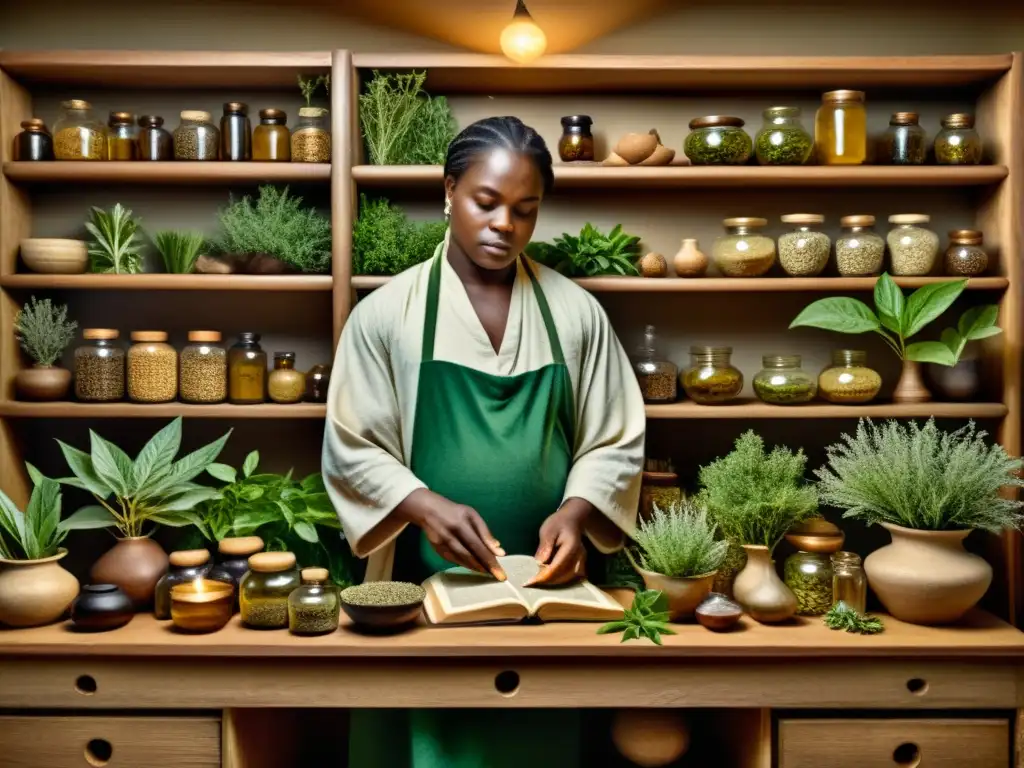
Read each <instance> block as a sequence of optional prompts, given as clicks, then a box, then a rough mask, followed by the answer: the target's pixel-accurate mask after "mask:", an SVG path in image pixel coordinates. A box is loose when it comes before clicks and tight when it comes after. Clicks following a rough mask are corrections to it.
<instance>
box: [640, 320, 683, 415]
mask: <svg viewBox="0 0 1024 768" xmlns="http://www.w3.org/2000/svg"><path fill="white" fill-rule="evenodd" d="M633 370H634V371H636V380H637V382H638V383H639V384H640V392H641V393H643V396H644V402H645V403H674V402H675V401H676V395H677V393H678V390H677V388H676V379H677V377H678V376H679V369H678V368H677V367H676V366H675V365H674V364H673V363H671V362H669V361H668V360H663V359H661V357H660V356H659V354H658V338H657V332H656V331H655V329H654V326H653V325H648V326H647V327H646V328H644V341H643V344H642V345H641V346H640V347H639V349H637V353H636V358H635V362H634V363H633Z"/></svg>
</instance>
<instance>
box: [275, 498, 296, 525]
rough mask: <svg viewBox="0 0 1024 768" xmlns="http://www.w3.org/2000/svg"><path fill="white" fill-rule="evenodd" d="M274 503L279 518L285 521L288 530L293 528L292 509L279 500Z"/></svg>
mask: <svg viewBox="0 0 1024 768" xmlns="http://www.w3.org/2000/svg"><path fill="white" fill-rule="evenodd" d="M275 503H276V504H277V508H278V509H279V510H281V516H282V517H283V518H284V519H285V522H287V523H288V527H289V528H292V527H294V526H295V512H294V511H292V508H291V507H290V506H288V504H287V502H284V501H280V500H279V501H277V502H275Z"/></svg>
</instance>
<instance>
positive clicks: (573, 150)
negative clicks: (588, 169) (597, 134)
mask: <svg viewBox="0 0 1024 768" xmlns="http://www.w3.org/2000/svg"><path fill="white" fill-rule="evenodd" d="M593 124H594V121H593V120H592V119H591V118H590V117H589V116H588V115H567V116H566V117H563V118H562V137H561V138H560V139H559V140H558V156H559V158H561V160H562V162H563V163H574V162H588V161H592V160H593V159H594V135H593V134H592V133H591V132H590V127H591V126H592V125H593Z"/></svg>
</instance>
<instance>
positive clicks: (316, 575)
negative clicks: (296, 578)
mask: <svg viewBox="0 0 1024 768" xmlns="http://www.w3.org/2000/svg"><path fill="white" fill-rule="evenodd" d="M330 577H331V574H330V573H328V572H327V569H326V568H303V569H302V580H303V581H308V582H310V583H319V582H322V581H327V579H329V578H330Z"/></svg>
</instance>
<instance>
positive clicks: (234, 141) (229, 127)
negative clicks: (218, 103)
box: [220, 101, 252, 161]
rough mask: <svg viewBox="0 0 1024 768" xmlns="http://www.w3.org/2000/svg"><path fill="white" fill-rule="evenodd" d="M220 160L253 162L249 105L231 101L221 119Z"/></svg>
mask: <svg viewBox="0 0 1024 768" xmlns="http://www.w3.org/2000/svg"><path fill="white" fill-rule="evenodd" d="M220 159H221V160H234V161H239V160H252V126H251V125H250V123H249V105H248V104H243V103H242V102H241V101H229V102H227V103H226V104H225V105H224V115H223V116H222V117H221V119H220Z"/></svg>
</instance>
